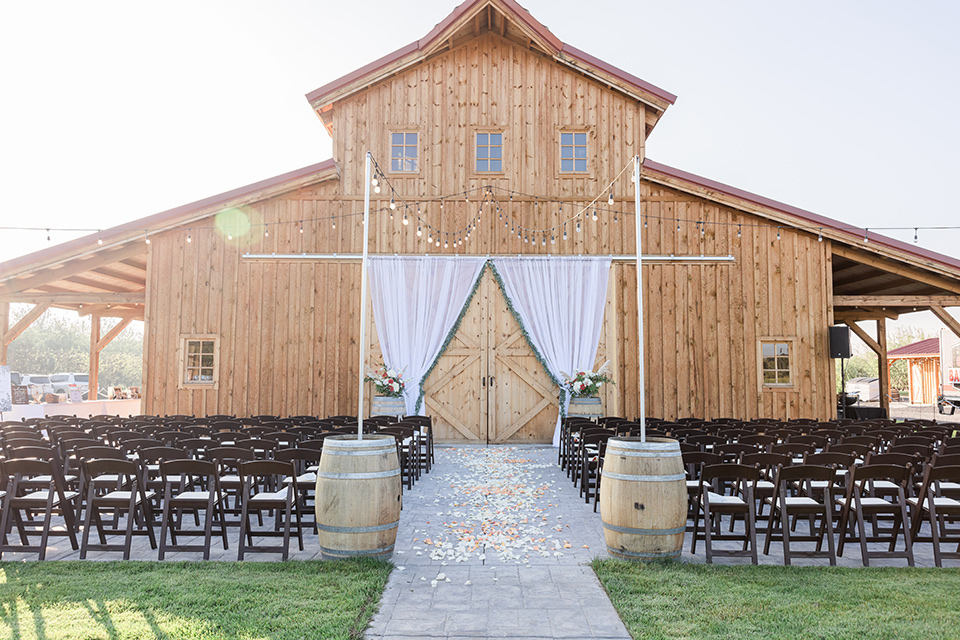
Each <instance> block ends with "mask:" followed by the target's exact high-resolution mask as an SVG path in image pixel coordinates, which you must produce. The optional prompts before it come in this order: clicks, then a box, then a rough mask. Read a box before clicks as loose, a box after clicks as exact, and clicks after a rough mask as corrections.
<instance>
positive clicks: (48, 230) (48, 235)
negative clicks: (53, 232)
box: [47, 229, 50, 242]
mask: <svg viewBox="0 0 960 640" xmlns="http://www.w3.org/2000/svg"><path fill="white" fill-rule="evenodd" d="M47 242H50V229H47Z"/></svg>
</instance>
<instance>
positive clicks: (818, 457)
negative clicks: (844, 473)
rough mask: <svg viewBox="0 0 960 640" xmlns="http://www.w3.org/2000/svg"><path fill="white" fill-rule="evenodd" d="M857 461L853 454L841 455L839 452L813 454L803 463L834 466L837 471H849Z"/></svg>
mask: <svg viewBox="0 0 960 640" xmlns="http://www.w3.org/2000/svg"><path fill="white" fill-rule="evenodd" d="M855 460H856V459H855V458H854V456H853V454H852V453H840V452H839V451H823V452H820V453H811V454H809V455H808V456H807V457H806V458H805V459H804V461H803V464H804V465H807V466H809V465H820V466H824V467H829V466H833V467H836V468H837V469H849V468H850V466H851V465H852V464H853V463H854V461H855Z"/></svg>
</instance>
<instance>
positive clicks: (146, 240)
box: [143, 232, 150, 244]
mask: <svg viewBox="0 0 960 640" xmlns="http://www.w3.org/2000/svg"><path fill="white" fill-rule="evenodd" d="M143 241H144V242H146V243H147V244H150V235H149V232H147V233H144V235H143Z"/></svg>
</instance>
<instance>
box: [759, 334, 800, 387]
mask: <svg viewBox="0 0 960 640" xmlns="http://www.w3.org/2000/svg"><path fill="white" fill-rule="evenodd" d="M791 348H792V344H791V343H790V342H788V341H785V340H762V341H761V342H760V379H761V380H762V385H763V386H764V387H789V386H792V385H793V376H792V373H791V365H792V362H791V353H790V351H791Z"/></svg>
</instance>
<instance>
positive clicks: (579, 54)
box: [563, 44, 677, 104]
mask: <svg viewBox="0 0 960 640" xmlns="http://www.w3.org/2000/svg"><path fill="white" fill-rule="evenodd" d="M563 52H564V53H566V54H567V55H569V56H570V57H572V58H576V59H578V60H580V61H581V62H585V63H586V64H588V65H590V66H592V67H596V68H597V69H599V70H601V71H603V72H605V73H609V74H610V75H612V76H614V77H615V78H617V79H619V80H623V81H624V82H626V83H627V84H630V85H633V86H634V87H637V88H638V89H641V90H643V91H646V92H647V93H651V94H653V95H655V96H657V97H658V98H660V99H661V100H666V101H667V102H669V103H670V104H674V103H676V101H677V96H675V95H673V94H672V93H670V92H669V91H664V90H663V89H661V88H660V87H657V86H655V85H652V84H650V83H649V82H647V81H646V80H641V79H640V78H638V77H636V76H635V75H631V74H629V73H627V72H626V71H624V70H622V69H619V68H617V67H615V66H613V65H612V64H607V63H606V62H604V61H603V60H600V59H599V58H594V57H593V56H592V55H590V54H589V53H586V52H584V51H580V49H577V48H576V47H571V46H570V45H568V44H565V45H563Z"/></svg>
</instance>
